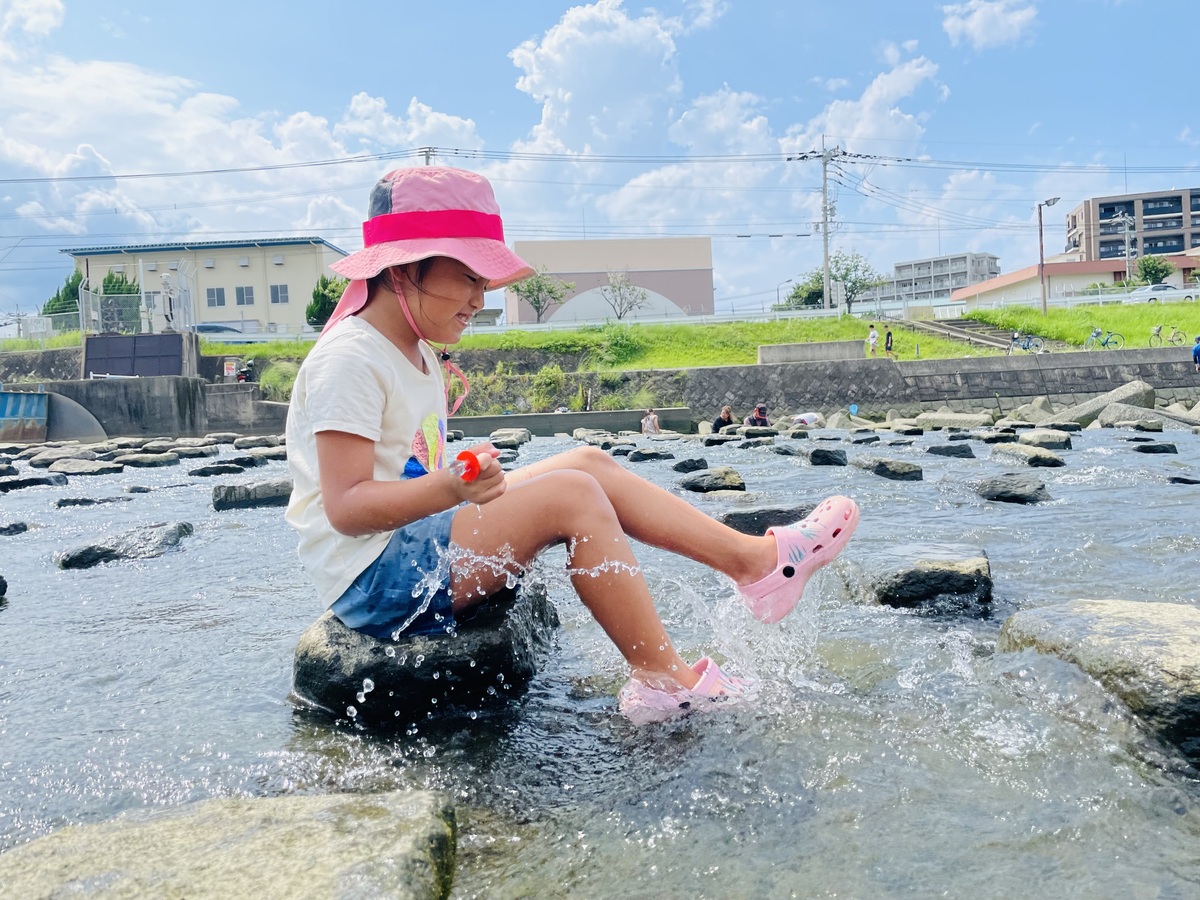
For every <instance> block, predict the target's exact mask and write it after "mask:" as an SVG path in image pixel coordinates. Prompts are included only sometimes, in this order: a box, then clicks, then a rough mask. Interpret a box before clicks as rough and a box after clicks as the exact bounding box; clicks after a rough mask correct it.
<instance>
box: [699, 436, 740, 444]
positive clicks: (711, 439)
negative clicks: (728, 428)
mask: <svg viewBox="0 0 1200 900" xmlns="http://www.w3.org/2000/svg"><path fill="white" fill-rule="evenodd" d="M741 439H742V438H741V435H738V434H706V435H705V436H704V437H703V438H701V440H700V443H701V444H703V445H704V446H705V447H719V446H721V444H729V443H733V442H735V441H740V440H741Z"/></svg>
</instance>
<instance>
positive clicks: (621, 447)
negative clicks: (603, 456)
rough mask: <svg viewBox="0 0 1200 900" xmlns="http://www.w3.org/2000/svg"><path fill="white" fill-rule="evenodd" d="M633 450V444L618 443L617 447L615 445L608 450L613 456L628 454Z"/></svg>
mask: <svg viewBox="0 0 1200 900" xmlns="http://www.w3.org/2000/svg"><path fill="white" fill-rule="evenodd" d="M633 451H634V445H633V444H617V445H616V446H615V447H613V448H612V449H611V450H609V451H608V452H609V453H611V454H612V455H613V456H628V455H629V454H630V453H632V452H633Z"/></svg>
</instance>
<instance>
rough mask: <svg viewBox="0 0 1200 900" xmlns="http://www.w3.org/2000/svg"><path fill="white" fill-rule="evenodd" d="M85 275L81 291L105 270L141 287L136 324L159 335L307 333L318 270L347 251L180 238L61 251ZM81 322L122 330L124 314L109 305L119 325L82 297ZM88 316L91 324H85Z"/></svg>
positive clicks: (320, 242)
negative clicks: (173, 332)
mask: <svg viewBox="0 0 1200 900" xmlns="http://www.w3.org/2000/svg"><path fill="white" fill-rule="evenodd" d="M62 252H63V253H66V254H67V255H69V256H71V257H73V258H74V260H75V268H76V269H77V270H78V271H80V272H82V273H83V275H84V278H85V282H84V287H85V291H84V293H85V294H87V293H89V291H90V292H97V293H98V292H99V291H100V288H101V285H102V284H103V282H104V278H105V276H106V275H107V274H108V273H110V272H111V273H114V274H119V275H124V276H125V278H126V280H128V281H132V282H136V283H137V284H138V287H139V288H140V289H141V290H140V298H141V300H140V304H138V305H139V307H140V308H139V309H137V310H133V311H132V316H133V318H134V320H135V321H136V320H137V319H139V318H140V326H139V325H132V328H133V330H135V331H136V330H141V331H152V332H159V331H164V330H169V329H174V330H177V331H179V330H184V329H192V328H195V329H197V330H199V331H201V332H204V331H212V332H219V331H223V330H230V331H240V332H243V333H245V334H256V333H261V332H271V333H277V334H300V333H301V332H304V331H310V330H311V329H310V328H309V327H308V325H307V323H306V322H305V319H304V311H305V308H306V307H307V306H308V303H309V301H310V300H311V299H312V292H313V288H314V287H315V286H316V284H317V280H318V279H319V278H320V277H321V275H327V276H331V277H332V276H334V274H335V273H334V272H332V271H331V270H330V269H329V266H330V264H331V263H334V262H337V261H338V260H339V259H341V258H342V257H344V256H345V255H346V252H345V251H344V250H341V249H339V248H337V247H335V246H333V245H332V244H330V243H329V242H328V241H326V240H324V239H323V238H319V237H295V238H267V239H262V240H256V241H183V242H179V243H163V244H127V245H123V246H112V247H76V248H72V249H67V250H63V251H62ZM82 299H83V300H84V303H83V308H82V311H83V314H84V319H85V323H84V327H85V328H86V329H87V330H89V331H93V332H103V331H116V330H121V331H124V330H128V329H127V327H125V326H126V325H127V323H126V321H125V320H126V319H128V318H129V316H130V313H129V312H128V311H125V310H123V309H120V308H116V309H115V311H114V312H112V315H115V316H117V317H118V318H120V319H121V320H122V321H121V322H120V323H118V324H119V325H120V327H114V322H108V321H105V317H106V316H108V315H110V310H113V309H114V308H113V307H112V306H111V305H110V304H109V305H106V304H104V303H97V304H95V305H92V304H90V303H89V302H88V299H87V297H86V296H85V297H83V298H82ZM92 319H94V321H92Z"/></svg>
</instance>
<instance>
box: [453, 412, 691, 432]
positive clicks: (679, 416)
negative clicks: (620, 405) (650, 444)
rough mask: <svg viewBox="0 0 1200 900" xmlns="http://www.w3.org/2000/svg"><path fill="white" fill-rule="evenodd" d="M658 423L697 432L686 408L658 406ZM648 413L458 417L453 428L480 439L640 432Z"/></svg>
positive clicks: (675, 429)
mask: <svg viewBox="0 0 1200 900" xmlns="http://www.w3.org/2000/svg"><path fill="white" fill-rule="evenodd" d="M654 411H655V413H657V414H658V424H659V425H660V426H661V427H662V428H663V429H664V430H666V431H678V432H681V433H683V434H689V433H691V432H694V431H695V430H696V418H695V415H694V414H693V413H692V411H691V410H690V409H687V408H686V407H669V408H665V409H664V408H660V407H655V409H654ZM645 414H646V413H645V410H641V409H637V410H628V409H622V410H615V411H611V412H599V411H597V412H569V413H526V414H520V415H511V416H456V417H454V418H453V419H451V420H450V427H451V428H456V429H458V430H460V431H463V432H465V433H466V434H468V435H470V436H472V437H477V436H481V435H483V436H486V435H489V434H491V433H492V432H493V431H495V430H496V429H497V428H528V429H529V433H530V434H533V435H536V436H538V437H551V436H553V435H555V434H570V433H571V432H573V431H574V430H575V429H576V428H596V429H599V430H602V431H611V432H613V433H614V434H615V433H617V432H619V431H641V428H642V416H644V415H645Z"/></svg>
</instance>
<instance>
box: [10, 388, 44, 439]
mask: <svg viewBox="0 0 1200 900" xmlns="http://www.w3.org/2000/svg"><path fill="white" fill-rule="evenodd" d="M49 400H50V395H49V394H31V393H24V392H22V391H0V441H5V442H15V443H34V444H36V443H38V442H40V441H44V440H45V439H46V418H47V411H48V410H49V406H50V404H49Z"/></svg>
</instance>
